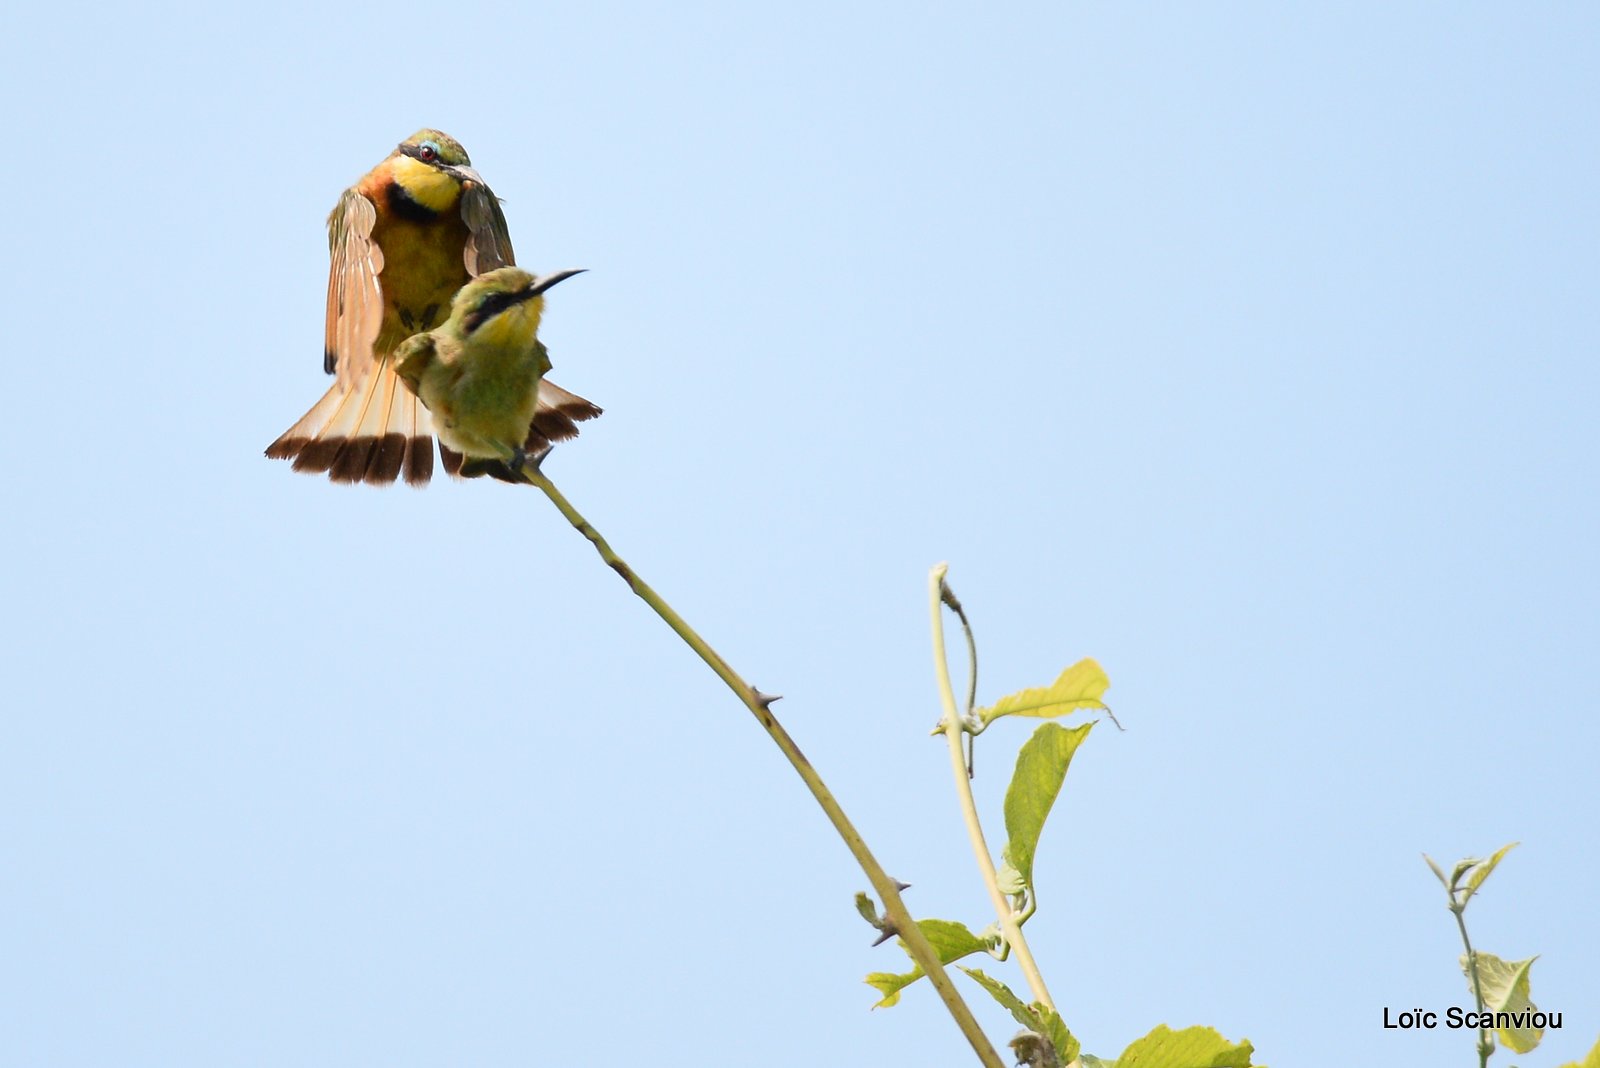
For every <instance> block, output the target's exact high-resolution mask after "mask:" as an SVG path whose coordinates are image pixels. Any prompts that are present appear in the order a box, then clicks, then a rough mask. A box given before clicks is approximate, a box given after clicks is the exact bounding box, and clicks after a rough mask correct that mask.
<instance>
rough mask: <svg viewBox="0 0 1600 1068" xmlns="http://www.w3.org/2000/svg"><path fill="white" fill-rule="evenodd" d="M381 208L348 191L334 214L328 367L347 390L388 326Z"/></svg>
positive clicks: (326, 343) (325, 358)
mask: <svg viewBox="0 0 1600 1068" xmlns="http://www.w3.org/2000/svg"><path fill="white" fill-rule="evenodd" d="M377 221H378V210H377V209H376V208H374V207H373V206H372V201H370V200H368V199H367V198H366V197H365V196H363V195H362V194H361V193H359V192H357V191H356V190H354V189H346V190H345V191H344V195H343V196H341V197H340V198H339V203H338V204H337V205H335V206H334V209H333V214H331V215H329V216H328V251H329V253H330V254H331V255H332V259H333V263H332V266H331V268H330V269H329V271H328V325H327V332H326V333H325V334H324V335H323V343H322V350H323V351H322V357H323V358H322V369H323V370H324V371H326V372H328V373H329V374H330V375H331V374H334V373H336V372H337V373H338V375H339V385H340V386H342V387H343V388H344V389H345V390H346V391H349V389H350V387H351V386H352V385H353V384H354V383H356V382H359V381H360V380H361V378H362V376H364V375H365V374H366V373H367V370H368V368H370V367H371V366H372V346H373V344H374V343H375V342H376V341H377V340H378V331H379V330H380V329H382V327H383V290H382V288H381V287H380V286H379V284H378V273H379V272H380V271H382V270H383V250H382V249H380V248H379V247H378V246H377V244H376V243H375V242H374V241H373V240H372V227H373V225H374V224H375V223H376V222H377Z"/></svg>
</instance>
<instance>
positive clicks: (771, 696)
mask: <svg viewBox="0 0 1600 1068" xmlns="http://www.w3.org/2000/svg"><path fill="white" fill-rule="evenodd" d="M750 692H751V694H753V695H754V696H755V699H756V704H758V705H760V706H761V707H762V708H771V707H772V703H773V702H774V701H781V700H783V694H781V693H762V692H761V691H760V690H758V689H756V688H755V687H754V686H752V687H751V688H750Z"/></svg>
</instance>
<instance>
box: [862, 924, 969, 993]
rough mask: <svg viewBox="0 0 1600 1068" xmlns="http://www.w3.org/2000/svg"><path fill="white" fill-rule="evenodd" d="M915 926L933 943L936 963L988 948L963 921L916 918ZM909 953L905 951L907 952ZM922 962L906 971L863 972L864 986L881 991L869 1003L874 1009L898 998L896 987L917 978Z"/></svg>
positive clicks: (919, 974)
mask: <svg viewBox="0 0 1600 1068" xmlns="http://www.w3.org/2000/svg"><path fill="white" fill-rule="evenodd" d="M917 928H918V929H919V930H921V931H922V936H923V937H924V938H926V939H927V940H928V943H929V944H930V945H931V946H933V951H934V952H935V953H937V954H938V955H939V963H940V964H949V963H950V962H951V961H957V960H960V959H961V958H962V957H969V956H971V955H972V954H974V953H987V952H989V942H988V941H986V940H984V939H982V938H979V937H978V936H977V935H975V934H973V933H972V932H971V931H969V930H967V926H966V924H962V923H956V922H955V921H954V920H918V921H917ZM895 942H896V944H897V945H899V947H900V948H901V949H905V948H906V944H905V942H904V941H903V940H901V939H896V940H895ZM907 955H908V956H909V953H908V954H907ZM922 976H923V971H922V966H921V965H918V966H916V967H914V968H912V969H911V970H910V971H909V972H905V973H903V974H896V973H894V972H873V973H872V974H871V975H869V976H867V977H866V979H865V982H866V984H867V985H868V986H870V987H872V988H873V989H875V990H877V991H878V992H879V993H881V994H883V995H884V997H883V1000H882V1001H880V1002H878V1003H877V1004H876V1005H874V1006H872V1007H873V1008H875V1009H887V1008H889V1007H890V1006H892V1005H894V1003H895V1002H897V1001H899V1000H900V991H902V990H904V989H905V988H906V987H908V986H910V985H911V984H912V983H914V982H916V981H917V980H918V979H921V978H922Z"/></svg>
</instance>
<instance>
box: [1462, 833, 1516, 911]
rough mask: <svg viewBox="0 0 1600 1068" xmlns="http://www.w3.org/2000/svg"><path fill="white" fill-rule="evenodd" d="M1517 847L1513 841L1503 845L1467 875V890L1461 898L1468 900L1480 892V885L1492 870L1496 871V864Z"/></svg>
mask: <svg viewBox="0 0 1600 1068" xmlns="http://www.w3.org/2000/svg"><path fill="white" fill-rule="evenodd" d="M1516 847H1517V843H1516V842H1512V843H1511V844H1510V845H1507V846H1501V847H1500V849H1499V850H1498V851H1497V852H1496V853H1495V855H1494V856H1492V857H1490V858H1489V859H1488V860H1486V861H1484V862H1483V863H1482V864H1480V865H1479V866H1478V867H1476V868H1474V869H1473V871H1472V874H1471V875H1469V876H1467V892H1466V895H1465V896H1464V897H1463V898H1462V899H1461V900H1462V901H1463V902H1464V901H1466V900H1467V898H1470V897H1471V896H1472V895H1473V894H1476V893H1477V892H1478V887H1480V886H1482V885H1483V881H1484V880H1485V879H1487V878H1488V877H1489V873H1490V872H1492V871H1494V869H1495V866H1496V865H1497V864H1499V863H1500V859H1501V858H1502V857H1504V856H1505V855H1506V854H1507V853H1509V852H1511V851H1512V850H1513V849H1515V848H1516Z"/></svg>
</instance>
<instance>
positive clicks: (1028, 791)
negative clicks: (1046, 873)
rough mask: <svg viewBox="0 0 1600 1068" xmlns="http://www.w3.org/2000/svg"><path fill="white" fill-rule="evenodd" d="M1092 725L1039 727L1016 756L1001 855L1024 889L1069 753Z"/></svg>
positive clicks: (1030, 884)
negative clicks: (1017, 876) (1004, 841)
mask: <svg viewBox="0 0 1600 1068" xmlns="http://www.w3.org/2000/svg"><path fill="white" fill-rule="evenodd" d="M1093 726H1094V724H1093V723H1085V724H1083V725H1082V726H1080V727H1073V728H1072V729H1070V730H1069V729H1068V728H1066V727H1062V726H1060V725H1058V724H1055V723H1045V724H1042V725H1040V727H1039V729H1038V730H1036V731H1034V732H1033V737H1031V738H1029V739H1028V740H1027V742H1025V743H1024V744H1023V746H1022V751H1021V752H1019V753H1018V754H1017V769H1016V771H1014V772H1013V773H1012V775H1011V785H1010V786H1009V787H1007V788H1006V834H1007V835H1009V836H1010V841H1008V842H1007V843H1006V848H1005V853H1004V856H1005V861H1006V864H1007V865H1009V866H1010V867H1011V868H1014V869H1015V870H1016V872H1017V874H1018V875H1019V876H1020V877H1021V880H1022V882H1023V884H1024V885H1026V886H1032V885H1033V854H1034V849H1035V848H1036V847H1037V846H1038V844H1039V834H1040V832H1042V831H1043V830H1044V820H1045V817H1046V816H1048V815H1050V806H1052V805H1054V804H1055V803H1056V795H1057V794H1059V793H1060V792H1061V783H1062V782H1063V781H1064V780H1065V779H1066V777H1067V765H1069V764H1071V763H1072V754H1073V753H1075V752H1077V751H1078V746H1079V745H1080V744H1082V742H1083V739H1084V738H1085V737H1087V736H1088V734H1089V730H1090V728H1092V727H1093Z"/></svg>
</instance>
